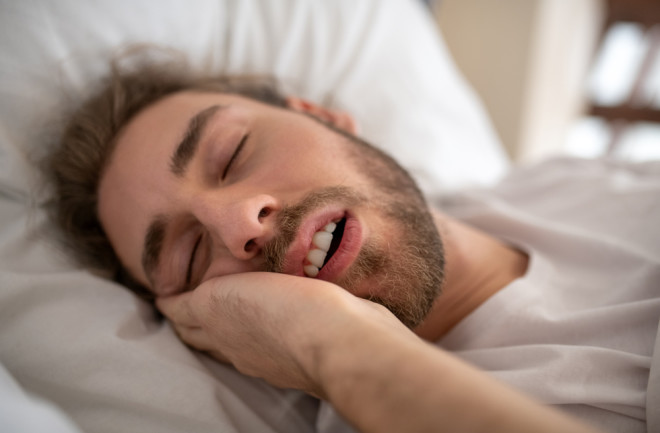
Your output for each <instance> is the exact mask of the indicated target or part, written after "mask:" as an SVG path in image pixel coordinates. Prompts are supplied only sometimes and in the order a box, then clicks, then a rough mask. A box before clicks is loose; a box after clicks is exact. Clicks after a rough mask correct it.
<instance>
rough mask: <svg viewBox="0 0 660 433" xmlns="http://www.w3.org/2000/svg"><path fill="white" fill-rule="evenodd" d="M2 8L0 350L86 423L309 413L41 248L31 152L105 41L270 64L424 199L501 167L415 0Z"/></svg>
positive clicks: (160, 426) (204, 60)
mask: <svg viewBox="0 0 660 433" xmlns="http://www.w3.org/2000/svg"><path fill="white" fill-rule="evenodd" d="M0 11H1V13H0V52H1V53H2V56H0V356H1V358H0V360H1V362H2V364H3V365H4V366H5V367H6V369H7V370H8V371H9V372H10V373H11V374H12V375H13V377H14V378H15V379H16V380H17V381H18V383H20V385H21V386H23V387H24V389H25V390H26V391H28V392H30V393H33V394H36V395H38V396H41V397H43V398H45V399H48V400H50V401H51V402H53V403H55V404H56V405H57V406H59V407H60V408H62V409H63V410H64V411H65V412H66V413H67V414H68V415H69V416H70V417H71V419H73V420H74V422H75V423H77V424H78V425H79V426H80V428H81V430H83V431H85V432H93V431H104V432H133V431H135V432H149V431H158V432H170V431H171V432H175V431H177V432H181V431H186V432H193V431H194V432H205V431H209V432H210V431H223V432H233V431H250V432H251V431H259V432H275V431H287V432H306V431H312V430H313V429H314V428H315V422H316V413H317V402H316V401H314V400H313V399H311V398H308V397H306V396H304V395H302V394H300V393H298V392H291V391H282V390H276V389H274V388H272V387H270V386H268V385H266V384H265V383H263V382H261V381H259V380H254V379H250V378H246V377H244V376H242V375H240V374H238V373H236V372H235V371H234V370H233V369H231V368H229V367H226V366H223V365H220V364H218V363H215V362H213V361H211V360H209V359H208V358H206V357H205V356H203V355H200V354H197V353H193V352H191V351H189V350H188V349H186V348H185V347H184V346H183V345H182V344H181V343H180V342H179V341H178V340H177V338H176V336H175V335H174V334H173V332H172V331H171V329H170V327H169V326H168V325H167V324H164V323H161V322H159V321H157V320H156V319H155V317H154V313H153V311H152V310H151V309H150V308H149V307H148V306H147V305H146V304H144V303H143V302H142V301H139V300H138V299H136V298H135V297H134V296H133V295H132V294H130V293H129V292H127V291H126V290H125V289H123V288H121V287H119V286H117V285H116V284H113V283H111V282H108V281H105V280H103V279H100V278H97V277H95V276H93V275H91V274H89V273H88V272H87V271H85V270H83V269H80V268H78V267H76V266H75V265H74V264H72V263H71V262H70V261H69V260H68V259H67V258H66V257H64V256H63V254H62V252H61V251H60V250H59V249H58V247H57V245H56V244H54V243H53V242H52V241H51V239H52V237H51V236H50V232H51V230H52V227H51V226H50V224H49V222H48V221H47V220H46V218H45V215H44V212H43V210H42V209H41V208H40V206H39V203H41V202H42V201H43V200H44V198H45V195H44V191H43V190H39V189H37V186H38V185H39V183H38V179H39V175H38V174H39V173H38V171H37V170H36V168H35V166H34V165H33V164H32V162H31V158H32V157H33V156H34V155H35V154H38V153H39V152H41V151H43V150H44V148H45V147H46V146H48V145H49V143H52V141H53V140H55V139H56V136H57V134H58V132H59V128H60V126H59V125H60V124H59V120H60V117H61V113H63V112H66V111H67V110H68V109H69V108H70V107H72V106H74V105H75V104H77V103H79V101H80V100H81V99H82V98H84V97H85V96H86V95H87V94H89V92H90V90H91V86H92V84H93V83H94V82H95V81H96V80H97V79H98V78H99V77H100V76H102V75H104V74H105V73H106V71H107V67H108V59H109V58H110V56H111V55H112V54H113V53H115V52H116V50H117V48H118V47H120V46H122V45H125V44H127V43H137V42H144V43H155V44H158V45H162V46H169V47H172V48H175V49H178V50H181V51H183V52H186V53H187V54H188V55H189V57H190V60H191V63H192V64H193V65H194V66H195V67H196V68H199V69H202V70H205V71H209V72H218V73H268V74H274V75H276V76H277V77H279V78H280V79H281V80H282V82H283V84H284V88H285V89H287V90H289V91H291V92H293V93H296V94H298V95H300V96H304V97H307V98H309V99H312V100H315V101H317V102H320V103H324V104H326V105H330V106H334V107H340V108H343V109H347V110H349V111H351V112H352V113H353V114H354V115H355V116H356V117H357V119H358V122H359V123H360V124H361V129H362V132H363V135H364V136H365V137H366V138H367V139H369V140H371V141H373V142H376V143H377V144H379V145H380V146H381V147H383V148H384V149H386V150H388V151H389V152H390V153H392V154H394V156H395V157H397V158H398V159H399V160H400V161H402V162H403V164H404V165H405V166H406V167H407V168H409V169H410V170H411V171H412V173H413V175H414V176H415V177H417V178H418V180H420V182H421V185H422V187H423V189H424V190H425V191H426V192H427V193H428V194H435V193H437V192H439V191H441V190H443V189H447V188H458V187H461V186H464V185H466V184H472V183H488V182H492V181H494V180H495V179H496V178H498V177H499V176H500V175H501V174H502V173H503V172H504V170H505V169H506V167H507V162H506V159H505V157H504V153H503V151H502V150H501V148H500V146H499V144H498V143H497V140H496V138H495V135H494V134H493V132H492V129H491V127H490V125H489V124H488V121H487V120H486V118H485V116H484V112H483V110H482V108H481V107H480V106H479V104H478V102H477V101H476V100H475V98H474V96H473V94H472V93H471V92H470V90H469V89H468V88H467V87H466V85H465V83H464V81H463V80H462V79H461V78H460V77H459V76H458V74H457V72H456V69H455V67H454V65H453V64H452V62H451V60H450V59H449V57H448V55H447V51H446V49H445V47H444V45H443V42H442V40H441V39H440V37H439V35H438V34H437V33H436V32H435V28H434V25H433V23H432V21H431V19H430V17H429V16H428V14H426V13H425V11H424V8H423V6H422V5H421V3H418V2H417V1H416V0H332V1H327V0H263V1H258V0H224V1H223V0H197V1H195V2H188V1H183V0H181V1H176V0H159V1H152V0H123V1H120V0H96V1H86V2H81V1H77V0H59V1H57V2H54V1H50V0H29V1H28V0H25V1H13V0H0ZM0 404H1V402H0ZM0 424H2V420H0Z"/></svg>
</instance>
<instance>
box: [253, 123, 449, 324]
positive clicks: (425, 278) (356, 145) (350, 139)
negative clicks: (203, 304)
mask: <svg viewBox="0 0 660 433" xmlns="http://www.w3.org/2000/svg"><path fill="white" fill-rule="evenodd" d="M326 126H328V127H329V128H330V129H332V130H334V131H335V132H337V133H339V134H340V135H342V136H344V137H345V138H346V150H347V155H348V159H349V163H351V164H353V166H354V167H355V168H356V169H358V167H359V168H361V169H362V170H365V171H364V175H365V177H366V180H367V184H368V185H369V186H370V188H368V189H369V191H367V192H366V193H364V192H362V191H358V190H356V189H353V188H350V187H347V186H332V187H327V188H323V189H320V190H317V191H313V192H311V193H310V194H308V195H307V196H306V197H304V198H303V199H302V200H301V201H300V202H299V203H297V204H295V205H292V206H287V207H285V208H283V209H282V210H281V211H280V213H279V215H278V218H277V223H276V227H277V229H278V230H277V232H278V235H277V236H276V237H275V238H274V239H273V240H272V241H271V242H269V243H268V244H266V245H265V246H264V248H263V254H264V258H265V261H266V269H265V270H266V271H269V272H278V273H282V272H283V268H284V263H285V256H286V252H287V250H288V248H289V246H290V245H291V243H292V242H293V240H294V238H295V237H296V234H297V233H298V231H299V228H300V225H301V223H302V221H303V220H304V219H305V217H306V216H307V215H309V214H310V213H311V212H313V211H314V210H316V209H319V208H321V207H323V206H326V205H328V204H337V203H340V204H342V205H343V206H346V207H347V208H353V209H359V208H368V209H370V210H374V211H375V212H376V213H377V214H378V215H380V216H381V217H382V218H383V220H384V221H385V223H386V224H385V225H386V226H387V227H388V233H376V234H374V235H373V236H372V237H370V238H369V239H366V240H365V242H364V244H363V246H362V249H361V250H360V252H359V254H358V256H357V258H356V260H355V261H354V262H353V264H352V265H351V266H350V268H349V269H348V270H347V272H346V274H345V275H344V276H342V277H341V279H339V280H338V281H333V283H335V284H337V285H339V286H341V287H343V288H344V289H346V290H347V291H349V292H352V293H355V291H356V289H357V288H358V287H367V289H368V293H369V294H368V295H367V296H365V297H366V299H368V300H371V301H374V302H377V303H379V304H381V305H383V306H385V307H386V308H388V309H389V310H390V311H391V312H392V313H393V314H394V315H395V316H396V317H397V318H398V319H399V320H400V321H401V322H402V323H403V324H404V325H406V326H407V327H409V328H411V329H413V328H415V327H417V326H418V325H419V324H420V323H421V322H422V321H423V320H424V318H425V317H426V316H427V315H428V313H429V311H430V310H431V308H432V306H433V303H434V301H435V299H436V298H437V297H438V295H439V294H440V291H441V287H442V284H443V281H444V266H445V259H444V251H443V245H442V241H441V238H440V235H439V233H438V230H437V228H436V226H435V224H434V221H433V217H432V216H431V214H430V212H429V210H428V206H427V204H426V201H425V200H424V197H423V195H422V193H421V192H420V190H419V189H418V188H417V186H416V184H415V182H414V180H413V179H412V177H411V176H410V175H409V174H408V173H407V172H406V171H405V170H404V169H403V168H402V167H401V166H399V164H397V163H396V162H395V161H394V160H393V159H392V158H391V157H389V156H388V155H386V154H385V153H383V152H382V151H380V150H378V149H376V148H375V147H373V146H372V145H370V144H369V143H367V142H365V141H363V140H361V139H359V138H357V137H355V136H353V135H350V134H348V133H346V132H344V131H341V130H338V129H335V128H334V127H332V126H331V125H326Z"/></svg>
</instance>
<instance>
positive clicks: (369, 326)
mask: <svg viewBox="0 0 660 433" xmlns="http://www.w3.org/2000/svg"><path fill="white" fill-rule="evenodd" d="M158 306H159V308H160V309H161V310H162V311H163V312H164V314H165V315H166V316H168V317H169V318H170V319H171V320H172V322H173V323H174V324H175V327H176V329H177V332H178V333H179V335H180V336H181V338H182V339H183V340H184V341H186V342H187V343H188V344H190V345H192V346H193V347H195V348H197V349H200V350H204V351H208V352H210V353H211V354H213V355H214V356H216V357H217V358H218V359H221V360H227V361H229V362H231V363H233V364H234V365H235V366H236V368H237V369H238V370H239V371H241V372H243V373H245V374H248V375H252V376H257V377H261V378H264V379H266V380H267V381H269V382H270V383H272V384H274V385H276V386H281V387H290V388H297V389H302V390H304V391H307V392H310V393H313V394H315V395H317V396H320V397H322V398H325V399H327V400H329V401H330V402H331V403H332V404H333V406H334V407H335V408H336V409H337V410H338V411H339V412H340V413H341V414H342V415H343V416H344V417H345V418H346V419H347V420H349V421H350V422H351V423H352V424H353V425H354V426H356V427H357V428H358V429H359V430H360V431H362V432H365V433H370V432H378V433H382V432H401V431H407V432H425V431H438V429H439V428H443V429H446V431H453V432H489V433H492V432H507V433H512V432H513V433H515V432H529V431H534V432H545V431H547V432H557V431H561V432H576V433H577V432H590V431H593V430H591V429H590V428H588V427H586V426H584V425H582V424H580V423H578V422H576V421H574V420H572V419H569V418H568V417H566V416H564V415H562V414H560V413H559V412H556V411H554V410H552V409H549V408H547V407H544V406H542V405H540V404H538V403H536V402H534V401H532V400H531V399H529V398H527V397H525V396H523V395H521V394H519V393H518V392H516V391H514V390H512V389H510V388H509V387H507V386H505V385H503V384H501V383H499V382H497V381H495V380H494V379H492V378H490V377H489V376H487V375H486V374H484V373H482V372H480V371H478V370H476V369H474V368H472V367H470V366H468V365H466V364H465V363H463V362H462V361H460V360H458V359H456V358H455V357H453V356H452V355H450V354H448V353H446V352H444V351H442V350H440V349H438V348H435V347H433V346H430V345H429V344H427V343H426V342H424V341H422V340H420V339H419V338H418V337H417V336H416V335H414V334H413V333H412V332H411V331H409V330H408V329H407V328H405V327H404V326H403V325H401V323H400V322H399V321H398V320H397V319H396V318H395V317H394V316H393V315H392V314H391V313H389V311H387V310H386V309H385V308H383V307H381V306H379V305H376V304H373V303H371V302H368V301H364V300H362V299H358V298H356V297H354V296H352V295H350V294H348V293H347V292H345V291H344V290H342V289H340V288H338V287H336V286H334V285H332V284H329V283H325V282H322V281H317V280H310V279H304V278H297V277H290V276H286V275H277V274H258V273H253V274H240V275H232V276H227V277H222V278H218V279H215V280H211V281H208V282H206V283H204V284H203V285H202V286H200V287H199V288H198V289H196V290H195V291H193V292H189V293H185V294H183V295H179V296H175V297H171V298H165V299H160V300H159V301H158Z"/></svg>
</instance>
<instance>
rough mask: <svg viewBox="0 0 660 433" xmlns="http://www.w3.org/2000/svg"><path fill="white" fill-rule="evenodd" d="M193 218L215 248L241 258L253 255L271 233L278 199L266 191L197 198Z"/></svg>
mask: <svg viewBox="0 0 660 433" xmlns="http://www.w3.org/2000/svg"><path fill="white" fill-rule="evenodd" d="M194 209H195V210H194V214H195V217H196V218H197V219H198V220H199V221H200V223H201V224H202V225H204V226H205V227H206V229H207V230H208V231H209V233H210V235H211V238H212V239H213V243H214V246H216V248H222V249H226V250H228V251H229V253H230V254H231V255H232V256H234V257H235V258H237V259H240V260H250V259H252V258H254V257H256V256H257V255H258V254H259V253H260V252H261V249H262V248H263V246H264V245H265V244H266V243H267V242H268V241H269V240H271V239H272V237H273V235H274V230H275V227H274V221H275V214H276V211H277V210H279V205H278V202H277V200H276V199H275V198H274V197H272V196H270V195H268V194H253V195H251V196H249V197H241V198H218V197H212V196H207V197H203V198H200V200H199V201H198V202H197V204H196V205H195V207H194Z"/></svg>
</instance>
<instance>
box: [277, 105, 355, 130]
mask: <svg viewBox="0 0 660 433" xmlns="http://www.w3.org/2000/svg"><path fill="white" fill-rule="evenodd" d="M286 106H287V107H288V108H289V109H291V110H293V111H298V112H300V113H306V114H310V115H312V116H314V117H316V118H318V119H320V120H323V121H325V122H328V123H330V124H332V125H334V126H336V127H337V128H339V129H343V130H344V131H346V132H350V133H351V134H357V132H358V128H357V123H356V122H355V119H354V118H353V116H351V115H350V114H349V113H347V112H345V111H336V110H330V109H328V108H325V107H321V106H320V105H316V104H314V103H313V102H310V101H308V100H306V99H302V98H298V97H295V96H290V97H288V98H286Z"/></svg>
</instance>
